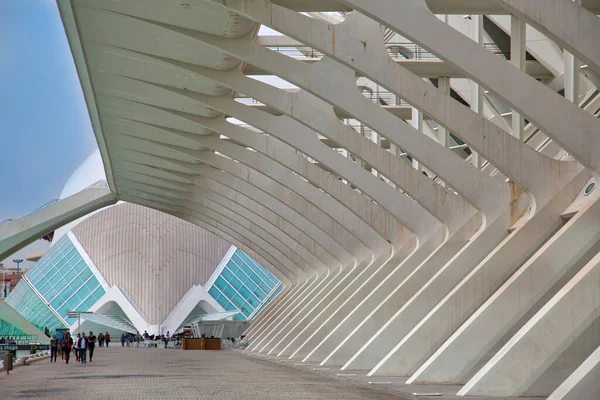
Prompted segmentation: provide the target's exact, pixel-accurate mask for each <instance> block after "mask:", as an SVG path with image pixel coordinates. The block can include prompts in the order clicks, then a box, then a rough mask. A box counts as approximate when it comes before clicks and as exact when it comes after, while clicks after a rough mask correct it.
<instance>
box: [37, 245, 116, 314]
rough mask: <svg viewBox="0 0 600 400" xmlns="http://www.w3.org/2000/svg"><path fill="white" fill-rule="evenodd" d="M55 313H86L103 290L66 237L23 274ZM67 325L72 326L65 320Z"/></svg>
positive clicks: (103, 292)
mask: <svg viewBox="0 0 600 400" xmlns="http://www.w3.org/2000/svg"><path fill="white" fill-rule="evenodd" d="M25 276H26V277H27V279H29V282H31V284H32V285H33V286H34V287H35V288H36V289H37V291H38V292H39V293H40V295H41V296H42V297H43V298H44V299H45V301H46V302H47V303H49V304H50V306H51V307H52V308H53V309H54V310H56V312H57V313H58V314H59V315H60V316H61V317H63V318H65V319H66V316H67V312H69V311H73V310H88V309H89V308H90V307H91V306H92V305H94V303H95V302H96V301H98V299H100V297H102V296H103V295H104V294H105V293H106V291H105V290H104V288H103V287H102V285H101V284H100V282H99V281H98V279H97V278H96V276H95V275H94V273H93V272H92V270H91V268H90V267H89V266H88V265H87V263H86V262H85V260H84V259H83V257H82V256H81V254H80V253H79V251H77V248H76V247H75V245H74V244H73V242H71V240H70V239H69V237H68V236H67V235H65V236H63V237H62V238H60V240H59V241H58V243H56V244H55V245H54V246H52V247H51V248H50V250H49V251H48V252H47V253H46V254H45V255H44V257H42V258H41V259H40V261H38V262H37V264H36V265H35V266H34V267H33V268H31V269H30V270H29V271H27V273H26V274H25ZM66 320H67V322H68V323H70V324H71V323H73V322H74V321H71V320H69V319H66Z"/></svg>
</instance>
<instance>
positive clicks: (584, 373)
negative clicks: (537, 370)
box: [548, 347, 600, 400]
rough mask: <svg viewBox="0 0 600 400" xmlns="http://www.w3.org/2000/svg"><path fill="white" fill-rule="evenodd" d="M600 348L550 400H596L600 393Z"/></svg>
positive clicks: (553, 393)
mask: <svg viewBox="0 0 600 400" xmlns="http://www.w3.org/2000/svg"><path fill="white" fill-rule="evenodd" d="M598 376H600V347H598V348H597V349H596V351H594V352H593V353H592V354H591V355H590V356H589V357H588V358H587V359H586V360H585V361H584V362H583V363H581V365H580V366H579V368H577V369H576V370H575V372H573V373H572V374H571V375H570V376H569V377H568V378H567V380H565V381H564V382H563V383H562V384H561V385H560V386H559V387H558V388H557V389H556V390H555V391H554V392H552V394H551V395H550V397H548V400H596V399H597V398H598V393H600V380H599V379H598Z"/></svg>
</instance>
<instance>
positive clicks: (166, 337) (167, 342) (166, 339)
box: [165, 331, 170, 349]
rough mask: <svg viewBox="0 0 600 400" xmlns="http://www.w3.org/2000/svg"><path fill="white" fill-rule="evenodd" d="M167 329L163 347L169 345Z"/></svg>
mask: <svg viewBox="0 0 600 400" xmlns="http://www.w3.org/2000/svg"><path fill="white" fill-rule="evenodd" d="M169 336H170V335H169V331H167V334H166V335H165V349H166V348H167V346H168V345H169Z"/></svg>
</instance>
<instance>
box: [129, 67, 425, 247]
mask: <svg viewBox="0 0 600 400" xmlns="http://www.w3.org/2000/svg"><path fill="white" fill-rule="evenodd" d="M248 79H249V78H248ZM132 84H135V81H133V82H132ZM137 85H138V86H139V85H143V86H145V87H146V89H147V90H149V91H150V92H152V90H153V89H152V88H153V86H152V85H148V84H145V83H143V82H139V81H138V82H137ZM154 88H155V89H154V91H156V90H160V88H159V87H157V86H154ZM162 90H165V89H162ZM162 90H160V91H161V92H162ZM172 95H175V92H172ZM161 97H163V96H154V97H153V98H155V99H160V98H161ZM183 98H185V97H183ZM203 98H204V99H205V101H206V102H209V101H210V100H211V99H212V98H211V97H203ZM156 101H161V100H154V102H156ZM189 102H193V100H192V99H189ZM199 104H201V103H199ZM144 105H146V106H149V107H158V106H157V105H151V104H147V102H144ZM227 105H228V104H211V106H212V107H213V108H214V109H218V110H220V111H221V112H228V111H231V110H229V109H227V108H226V106H227ZM229 105H230V106H235V105H239V103H236V102H235V101H233V100H231V101H230V102H229ZM240 106H241V108H238V110H240V111H239V112H241V111H243V110H245V109H246V107H245V106H243V105H240ZM247 111H248V112H249V113H250V114H247V116H238V115H237V113H229V115H232V116H236V117H238V118H240V119H246V120H247V119H249V118H251V117H254V118H253V121H255V122H258V121H261V120H264V121H265V125H268V126H271V125H272V124H273V122H274V121H275V120H273V121H271V120H270V118H276V117H272V116H270V115H268V114H264V115H263V113H262V112H260V111H258V110H251V109H249V108H248V109H247ZM168 112H171V113H180V112H178V111H175V110H173V111H168ZM179 115H180V116H182V117H183V118H187V119H189V120H191V121H192V120H193V121H194V122H197V123H198V124H199V125H201V126H203V127H204V128H205V129H207V130H210V131H217V129H218V132H219V133H220V134H223V135H225V136H227V137H232V138H234V136H235V138H234V139H235V140H236V141H238V142H241V143H244V144H245V145H247V146H250V147H252V148H255V149H256V150H257V151H262V152H264V151H265V150H263V148H264V146H267V147H266V148H269V146H270V147H272V146H276V145H277V142H278V140H273V139H272V138H270V137H265V136H261V135H258V134H256V133H255V132H252V134H251V135H248V134H243V135H242V134H238V135H235V133H236V131H237V132H241V133H243V132H249V131H248V130H247V129H245V128H242V127H237V126H234V125H232V124H229V123H227V122H226V121H224V120H222V121H223V122H224V123H221V124H220V125H219V126H215V125H214V124H215V120H213V119H211V118H202V117H201V116H197V115H196V114H186V115H183V114H179ZM244 117H245V118H244ZM282 122H283V121H282ZM296 127H297V128H296ZM300 127H301V125H299V124H295V126H294V124H292V121H289V123H288V124H286V126H285V131H284V132H281V131H280V129H269V130H268V131H267V133H269V134H271V135H275V136H276V137H283V138H285V139H286V141H287V142H291V143H293V145H294V147H295V148H297V149H299V150H301V151H303V152H304V153H305V154H310V155H311V157H313V158H316V159H319V161H320V162H322V163H323V164H324V165H327V166H328V167H329V168H331V169H332V170H334V171H338V172H337V173H339V174H340V175H342V176H344V175H345V177H346V178H348V180H349V181H351V182H353V183H354V184H355V185H356V186H357V187H359V188H361V187H362V189H363V190H365V191H366V193H368V195H369V196H371V197H372V198H373V199H375V200H376V201H377V202H378V203H379V204H380V205H382V206H383V207H385V208H386V209H387V210H388V212H391V213H392V214H393V215H394V216H395V217H396V218H397V219H398V220H399V221H401V222H403V224H404V225H406V226H407V227H408V228H409V229H410V230H411V231H413V232H415V231H416V232H417V234H418V235H421V236H422V235H424V234H425V232H427V233H429V232H430V231H431V230H433V228H432V225H433V224H434V222H433V219H432V218H431V216H430V215H426V214H424V213H423V212H422V210H421V211H419V210H418V208H415V204H414V202H413V201H412V200H410V199H409V198H408V197H405V196H400V195H399V193H398V192H396V191H395V190H394V189H393V188H392V187H390V186H389V185H387V184H385V183H384V182H381V181H379V180H375V179H372V178H373V176H372V174H370V173H368V172H367V171H365V170H364V169H362V168H359V167H358V166H357V165H355V164H354V163H351V162H350V161H349V160H347V159H345V158H344V157H342V156H341V155H339V154H336V153H333V152H332V150H331V149H330V148H329V147H327V146H326V145H324V144H323V143H321V142H320V141H319V140H317V138H316V137H315V135H314V133H312V132H310V131H309V130H307V129H306V128H304V130H298V128H300ZM295 129H296V130H297V131H293V130H295ZM300 129H302V128H300ZM292 131H293V132H292ZM309 135H310V136H309ZM195 136H196V137H197V139H196V140H197V141H199V140H204V139H203V138H202V137H201V136H199V135H195ZM244 139H245V141H244ZM249 141H250V143H249ZM266 141H268V142H269V144H268V145H267V144H261V142H263V143H264V142H266ZM200 144H202V142H200ZM284 147H287V146H284ZM281 148H282V146H281V145H280V149H278V151H277V152H275V151H271V152H267V153H266V154H269V155H270V157H272V158H274V159H279V160H280V159H281V158H283V157H281V156H280V157H277V156H278V155H279V153H280V152H281ZM349 174H350V175H349ZM378 193H381V194H378ZM392 193H393V195H392ZM383 194H385V195H383ZM392 196H393V197H394V201H391V199H392ZM419 231H420V232H419Z"/></svg>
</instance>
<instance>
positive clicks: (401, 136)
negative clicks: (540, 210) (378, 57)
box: [175, 28, 507, 215]
mask: <svg viewBox="0 0 600 400" xmlns="http://www.w3.org/2000/svg"><path fill="white" fill-rule="evenodd" d="M175 30H177V29H176V28H175ZM189 35H190V37H193V38H194V39H196V40H198V41H199V42H201V43H203V44H209V45H211V46H213V47H214V48H218V49H220V50H222V51H225V52H227V53H229V54H231V55H232V56H235V57H238V58H240V59H242V60H243V61H245V62H248V63H250V64H252V65H254V66H258V67H260V68H262V69H265V70H266V71H269V72H271V73H273V74H274V75H277V76H279V77H281V78H283V79H285V80H287V81H289V82H290V83H293V84H295V85H298V86H299V87H301V88H302V89H304V90H306V91H307V92H310V93H311V94H313V95H315V96H317V97H320V98H322V99H323V100H324V101H326V102H328V103H330V104H331V105H332V106H336V107H339V108H340V109H343V110H344V111H346V112H348V113H349V114H350V115H352V116H353V117H354V118H355V119H357V120H360V121H362V122H364V123H365V124H366V125H368V126H370V127H371V128H373V129H374V130H375V131H376V132H378V133H379V134H381V135H383V136H385V137H387V138H388V139H389V140H390V141H392V142H394V143H395V144H397V145H398V146H401V147H402V148H403V149H405V150H406V151H407V152H408V153H409V154H412V155H413V156H414V157H415V158H417V159H419V160H420V161H421V162H423V164H424V165H426V166H427V167H428V168H430V169H431V170H432V171H435V172H436V173H437V174H438V175H439V176H442V177H443V178H444V179H445V180H446V181H447V182H449V184H450V185H452V187H453V188H455V190H456V191H457V192H458V193H459V194H461V195H462V196H463V197H465V198H466V199H468V201H469V202H470V203H471V204H474V205H475V206H476V207H477V208H478V209H479V210H481V211H483V212H486V213H491V214H492V215H493V214H495V213H496V210H495V209H494V208H493V207H492V205H490V203H492V204H494V205H495V204H496V203H497V202H500V201H501V200H502V199H505V200H506V199H507V197H506V194H507V190H506V188H505V187H504V185H501V184H500V183H499V182H497V181H494V180H493V179H491V178H490V177H489V176H487V175H485V174H483V173H482V172H481V171H478V170H477V169H474V168H472V167H471V166H469V165H468V164H466V163H464V161H463V160H462V159H461V158H459V157H458V156H456V155H455V154H453V153H448V152H447V150H446V149H444V148H443V147H441V146H437V147H436V146H432V143H433V142H432V141H431V140H430V139H428V138H427V137H426V136H424V135H418V134H417V133H420V132H419V131H417V130H416V129H414V128H412V127H411V126H409V125H408V124H406V123H405V122H404V121H403V120H401V119H399V118H398V117H396V116H393V115H391V114H390V113H388V112H385V110H383V109H382V108H381V107H379V106H378V105H376V104H374V103H373V102H371V101H369V100H368V99H366V98H365V97H364V96H363V95H362V94H361V93H360V91H359V90H358V89H357V88H356V83H355V71H354V70H352V69H350V68H347V67H345V66H343V65H342V64H340V63H338V62H336V61H334V60H332V59H329V58H324V59H322V60H320V61H319V62H317V63H313V64H304V63H301V62H298V61H297V60H294V59H293V58H290V57H287V56H285V55H283V54H280V53H276V52H273V51H271V50H268V49H266V48H264V47H261V46H259V45H257V44H256V43H254V41H253V40H251V39H252V38H251V37H249V36H246V37H242V38H240V39H236V40H229V41H227V40H223V39H221V38H218V37H214V36H211V35H206V34H202V33H196V32H194V33H189ZM212 71H214V70H212ZM214 72H218V71H214ZM332 72H333V73H332ZM209 77H210V75H209ZM244 78H245V77H244ZM245 79H250V78H245ZM255 83H256V84H260V83H261V82H256V81H255ZM263 85H264V84H263ZM257 86H258V85H257ZM261 86H262V85H261ZM240 89H241V88H240ZM245 92H248V93H251V94H252V95H253V96H255V97H257V98H258V99H260V98H261V95H262V94H261V90H252V91H247V90H246V91H245ZM290 106H291V105H290ZM292 115H293V113H292ZM425 148H427V151H425ZM425 154H427V155H426V156H425ZM448 170H452V171H453V172H456V173H457V174H459V175H461V176H464V177H465V178H467V179H464V181H466V182H469V184H467V183H464V182H463V181H462V180H457V179H456V178H453V177H451V176H448V175H449V174H448V173H447V171H448ZM475 183H476V184H477V186H478V187H475ZM498 198H499V199H498Z"/></svg>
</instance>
